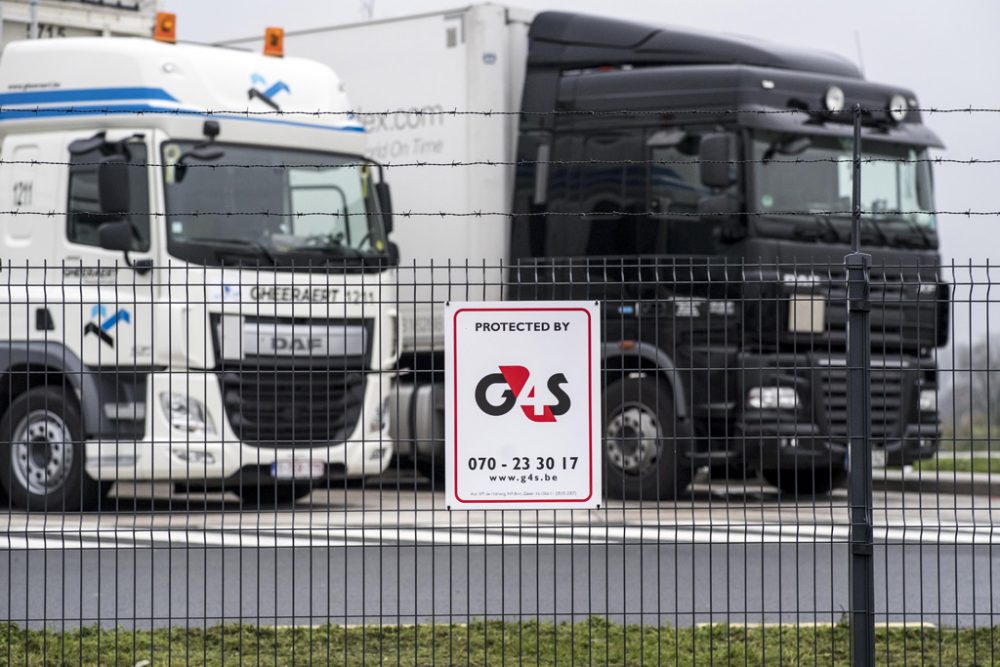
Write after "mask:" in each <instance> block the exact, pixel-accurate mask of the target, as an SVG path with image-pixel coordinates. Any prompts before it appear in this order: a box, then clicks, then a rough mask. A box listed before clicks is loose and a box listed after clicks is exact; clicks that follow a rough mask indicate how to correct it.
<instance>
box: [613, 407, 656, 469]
mask: <svg viewBox="0 0 1000 667" xmlns="http://www.w3.org/2000/svg"><path fill="white" fill-rule="evenodd" d="M605 435H606V436H607V445H606V447H607V452H608V461H609V462H610V463H611V465H613V466H614V467H616V468H618V469H619V470H622V471H624V472H626V473H629V474H633V475H635V474H641V473H643V472H645V471H646V470H648V469H649V468H650V467H651V466H653V465H654V464H655V463H656V459H657V457H658V456H659V453H660V442H661V440H662V437H663V433H662V429H661V428H660V422H659V420H658V419H657V418H656V415H655V414H654V413H653V412H652V411H651V410H649V409H648V408H647V407H646V406H644V405H638V404H634V405H625V406H622V408H621V409H620V410H619V411H618V412H617V413H615V414H614V415H613V416H612V417H611V419H609V420H608V426H607V431H606V433H605Z"/></svg>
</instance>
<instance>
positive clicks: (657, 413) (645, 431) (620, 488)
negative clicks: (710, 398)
mask: <svg viewBox="0 0 1000 667" xmlns="http://www.w3.org/2000/svg"><path fill="white" fill-rule="evenodd" d="M604 405H605V407H604V471H605V479H606V480H607V493H608V498H609V499H637V500H673V499H676V498H677V497H678V496H679V495H680V494H682V493H683V492H684V490H685V489H687V487H688V484H690V483H691V477H692V469H691V465H690V463H688V462H687V461H686V460H685V459H684V457H683V456H681V454H680V451H679V447H678V442H677V440H676V438H675V437H674V436H675V427H676V421H675V411H674V396H673V392H672V391H671V390H670V388H669V387H668V386H667V385H666V384H665V383H661V382H657V381H656V379H655V378H654V377H651V376H648V375H636V376H634V377H631V376H630V377H624V378H621V379H620V380H616V381H614V382H612V383H611V384H609V385H608V386H607V388H606V389H605V392H604Z"/></svg>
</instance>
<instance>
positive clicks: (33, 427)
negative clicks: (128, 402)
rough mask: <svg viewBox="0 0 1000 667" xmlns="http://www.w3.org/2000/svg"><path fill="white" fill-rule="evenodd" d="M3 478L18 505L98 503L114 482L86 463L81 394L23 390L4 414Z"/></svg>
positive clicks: (73, 507) (0, 426) (68, 507)
mask: <svg viewBox="0 0 1000 667" xmlns="http://www.w3.org/2000/svg"><path fill="white" fill-rule="evenodd" d="M0 442H5V443H7V446H6V447H5V449H6V451H4V452H3V453H2V455H0V484H2V485H3V486H4V488H5V489H6V490H7V495H8V496H9V498H10V501H11V503H12V504H13V505H15V506H17V507H20V508H22V509H26V510H31V511H48V510H51V511H59V512H62V511H77V510H89V509H94V508H96V507H98V505H99V503H100V501H101V498H103V497H104V494H105V493H106V492H107V490H108V488H109V487H110V484H102V483H100V482H98V481H97V480H94V479H92V478H91V477H90V475H88V474H87V472H86V470H85V469H84V464H85V462H86V452H85V450H86V446H85V444H84V442H83V422H82V420H81V418H80V410H79V408H78V407H77V405H76V400H75V399H74V398H70V397H67V396H66V390H65V389H62V388H54V387H39V388H37V389H32V390H30V391H28V392H26V393H24V394H21V395H20V396H18V397H17V398H16V399H14V401H13V402H12V403H11V404H10V407H9V408H8V409H7V413H6V414H5V415H4V416H3V419H2V420H0Z"/></svg>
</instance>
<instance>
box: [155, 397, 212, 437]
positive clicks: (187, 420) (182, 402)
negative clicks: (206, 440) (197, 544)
mask: <svg viewBox="0 0 1000 667" xmlns="http://www.w3.org/2000/svg"><path fill="white" fill-rule="evenodd" d="M160 405H161V406H163V412H164V414H166V415H167V421H168V422H170V426H171V427H172V428H174V429H176V430H178V431H183V432H185V433H190V434H192V435H207V434H210V433H215V424H213V423H212V419H211V417H209V416H208V411H207V410H205V405H204V404H203V403H202V402H201V401H199V400H197V399H195V398H191V397H190V396H187V395H185V394H171V393H168V392H163V393H162V394H160Z"/></svg>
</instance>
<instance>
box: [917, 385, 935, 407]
mask: <svg viewBox="0 0 1000 667" xmlns="http://www.w3.org/2000/svg"><path fill="white" fill-rule="evenodd" d="M937 405H938V400H937V389H921V390H920V411H921V412H934V411H935V410H937Z"/></svg>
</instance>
